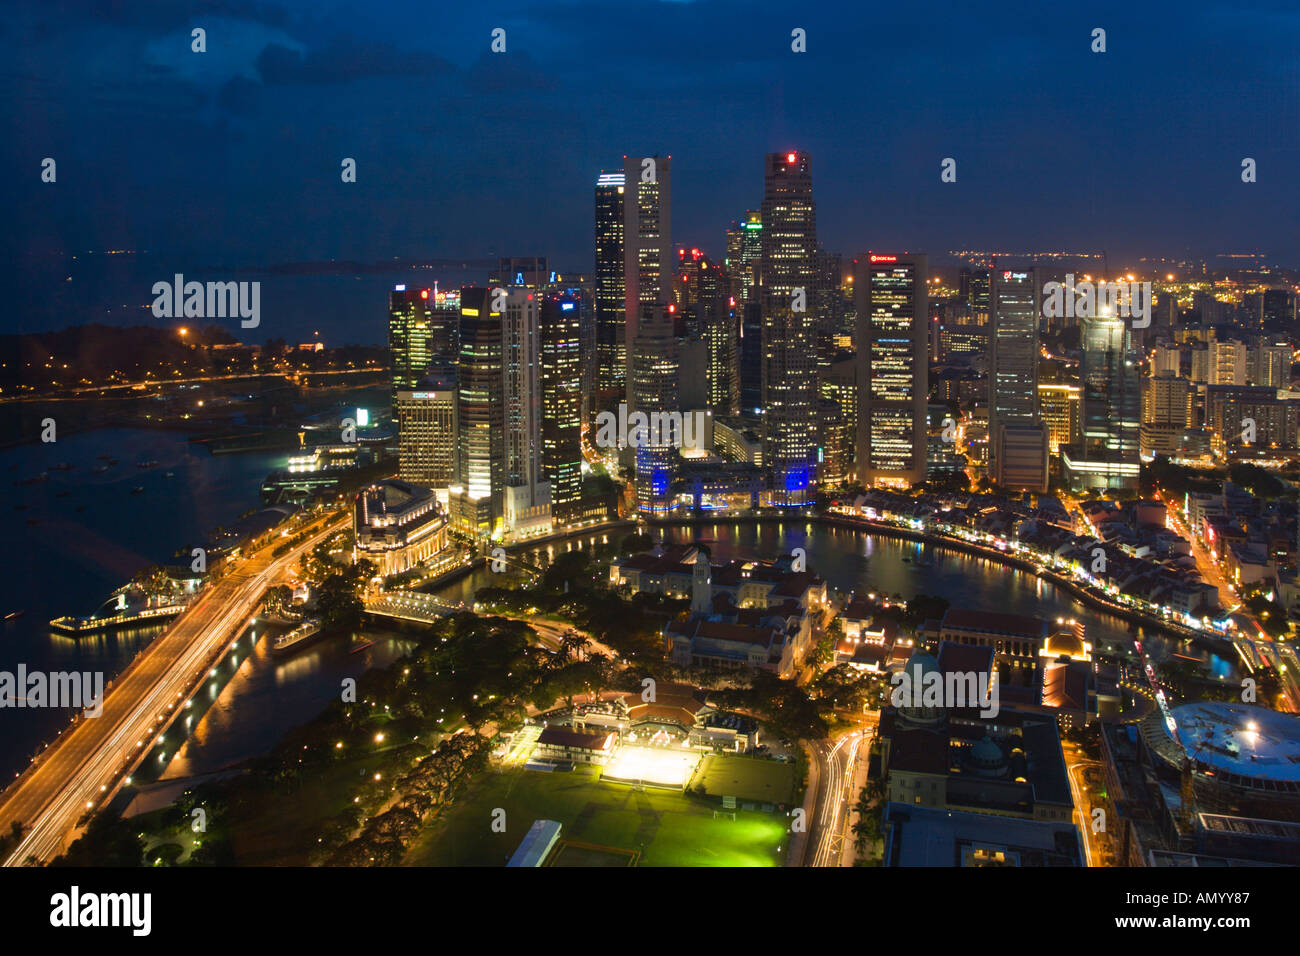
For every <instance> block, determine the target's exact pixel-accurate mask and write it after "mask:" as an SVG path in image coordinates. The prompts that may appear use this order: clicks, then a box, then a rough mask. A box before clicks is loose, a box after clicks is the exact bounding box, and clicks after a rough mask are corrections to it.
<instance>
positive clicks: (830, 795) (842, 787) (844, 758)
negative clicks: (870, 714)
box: [804, 730, 871, 866]
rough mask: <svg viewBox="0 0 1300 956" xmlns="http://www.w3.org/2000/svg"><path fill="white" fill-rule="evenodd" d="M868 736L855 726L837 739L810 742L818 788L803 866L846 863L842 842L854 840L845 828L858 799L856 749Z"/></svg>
mask: <svg viewBox="0 0 1300 956" xmlns="http://www.w3.org/2000/svg"><path fill="white" fill-rule="evenodd" d="M870 739H871V738H870V737H869V736H864V735H863V733H862V732H861V731H858V730H855V731H853V732H852V733H849V734H846V735H845V736H843V737H841V738H839V739H838V740H836V741H833V742H832V741H830V740H819V741H817V742H815V743H814V744H813V745H812V749H813V752H814V754H815V755H816V757H817V760H818V763H819V764H820V768H819V772H818V778H819V788H818V793H817V812H816V814H815V816H814V818H813V828H812V834H811V836H812V839H811V840H810V841H809V845H808V849H809V850H810V851H811V856H810V857H805V860H804V865H805V866H843V865H845V863H844V858H845V855H846V854H845V845H846V844H848V845H852V842H853V840H852V838H851V836H850V835H849V833H848V828H849V816H850V814H851V812H852V809H853V804H854V802H855V801H856V799H857V794H856V793H855V791H854V781H855V780H856V779H857V768H858V750H859V747H860V746H861V744H863V743H864V742H867V741H869V740H870ZM851 859H852V858H851V857H850V862H851Z"/></svg>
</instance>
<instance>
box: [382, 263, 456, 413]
mask: <svg viewBox="0 0 1300 956" xmlns="http://www.w3.org/2000/svg"><path fill="white" fill-rule="evenodd" d="M459 321H460V294H459V293H458V292H439V291H438V290H437V289H436V288H435V289H423V288H421V289H417V288H414V287H412V288H407V287H406V286H405V285H399V286H397V288H396V289H394V290H393V291H392V292H391V293H389V296H388V349H389V353H390V356H391V359H390V361H391V363H392V373H393V390H392V394H393V400H394V402H396V399H397V393H398V392H400V391H410V390H412V389H414V388H415V387H416V386H417V385H418V384H419V382H420V379H422V378H424V376H425V375H428V374H435V375H438V374H445V373H446V372H449V371H451V370H452V369H453V368H454V367H455V365H456V363H457V360H458V353H459V350H460V341H459Z"/></svg>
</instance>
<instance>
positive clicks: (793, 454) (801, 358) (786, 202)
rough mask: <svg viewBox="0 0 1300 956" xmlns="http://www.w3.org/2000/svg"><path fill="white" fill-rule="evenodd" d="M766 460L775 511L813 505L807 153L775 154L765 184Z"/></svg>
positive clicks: (813, 243)
mask: <svg viewBox="0 0 1300 956" xmlns="http://www.w3.org/2000/svg"><path fill="white" fill-rule="evenodd" d="M762 247H763V259H762V266H761V269H760V273H759V276H760V283H761V289H760V295H761V301H762V306H763V423H764V429H763V431H764V439H765V442H766V444H765V447H764V450H763V460H764V462H766V463H767V465H768V467H769V468H770V470H771V482H772V484H771V487H772V499H771V500H772V503H773V504H774V505H778V506H799V505H803V504H807V503H808V502H810V501H811V498H812V486H813V484H814V483H815V477H816V476H815V469H816V463H817V362H818V353H817V325H818V318H817V299H816V289H815V286H816V283H817V276H816V265H817V263H816V255H817V212H816V206H815V204H814V203H813V198H812V160H811V157H810V156H809V155H808V154H807V153H803V152H789V153H769V154H768V155H767V157H766V162H765V171H764V177H763V244H762Z"/></svg>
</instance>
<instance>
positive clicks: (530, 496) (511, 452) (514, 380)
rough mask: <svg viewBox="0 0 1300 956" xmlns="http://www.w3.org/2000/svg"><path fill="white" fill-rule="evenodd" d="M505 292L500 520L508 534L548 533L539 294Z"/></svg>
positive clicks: (549, 514)
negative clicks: (542, 428)
mask: <svg viewBox="0 0 1300 956" xmlns="http://www.w3.org/2000/svg"><path fill="white" fill-rule="evenodd" d="M498 291H499V290H498ZM506 292H507V294H506V296H505V314H504V315H503V316H502V336H501V338H502V348H501V371H502V377H503V379H504V387H503V389H502V395H503V409H502V411H503V416H504V421H505V468H504V472H503V474H504V478H505V488H504V496H503V509H502V511H503V515H502V517H503V521H504V525H505V530H506V532H507V533H508V534H510V535H512V536H513V537H516V538H519V537H529V536H532V535H536V534H545V533H549V532H550V530H551V487H550V483H549V482H547V481H546V479H545V475H544V472H543V470H542V432H541V424H542V423H541V414H542V375H541V337H540V334H539V331H540V330H539V326H538V314H539V312H540V308H539V307H540V305H541V301H540V296H539V295H538V294H537V293H535V292H530V291H528V290H527V289H521V288H518V287H511V288H509V289H507V290H506ZM575 332H576V329H575Z"/></svg>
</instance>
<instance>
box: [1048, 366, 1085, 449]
mask: <svg viewBox="0 0 1300 956" xmlns="http://www.w3.org/2000/svg"><path fill="white" fill-rule="evenodd" d="M1082 394H1083V389H1081V388H1080V387H1079V386H1078V385H1069V384H1061V383H1054V382H1053V383H1046V382H1043V383H1039V386H1038V409H1039V413H1040V415H1041V416H1042V419H1043V422H1044V424H1046V425H1047V435H1048V437H1047V442H1048V450H1049V451H1050V452H1051V453H1052V454H1053V455H1059V454H1060V453H1061V449H1062V448H1063V447H1065V446H1067V445H1070V444H1073V443H1074V442H1076V441H1078V439H1079V404H1080V397H1081V395H1082Z"/></svg>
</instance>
